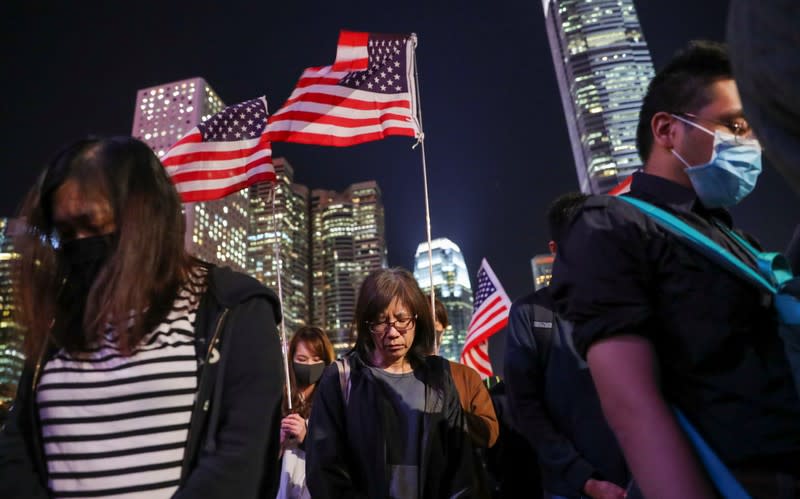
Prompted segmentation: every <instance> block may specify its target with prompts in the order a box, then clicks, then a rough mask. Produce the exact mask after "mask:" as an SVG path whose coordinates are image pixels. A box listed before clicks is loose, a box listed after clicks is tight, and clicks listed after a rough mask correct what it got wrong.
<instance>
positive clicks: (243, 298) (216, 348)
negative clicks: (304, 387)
mask: <svg viewBox="0 0 800 499" xmlns="http://www.w3.org/2000/svg"><path fill="white" fill-rule="evenodd" d="M280 319H281V315H280V304H279V302H278V299H277V297H276V296H275V294H274V293H273V292H272V291H270V290H269V289H267V288H265V287H264V286H262V285H261V284H260V283H259V282H258V281H256V280H255V279H253V278H251V277H248V276H245V275H243V274H239V273H236V272H234V271H232V270H231V269H229V268H217V267H210V268H209V273H208V288H207V290H206V292H205V293H204V295H203V297H202V299H201V301H200V305H199V308H198V310H197V318H196V322H195V347H196V350H197V358H198V383H197V394H196V397H195V404H194V407H193V409H192V417H191V423H190V428H189V436H188V440H187V444H186V450H185V452H184V460H183V466H182V473H181V485H180V486H179V488H178V491H177V492H176V493H175V495H174V496H173V497H175V498H181V499H182V498H190V497H203V498H228V497H242V498H251V497H269V498H272V497H275V492H276V491H277V483H278V474H279V472H280V467H279V461H278V446H279V439H278V432H279V428H280V401H281V394H282V389H283V384H284V379H283V369H282V368H281V366H282V360H281V348H280V340H279V338H278V334H277V326H276V324H277V323H279V322H280ZM54 354H55V349H53V350H51V351H49V352H47V353H46V354H45V356H44V358H42V359H40V361H39V362H37V364H36V367H35V368H31V367H26V368H25V369H24V371H23V373H22V377H21V378H20V382H19V388H18V392H17V398H16V401H15V403H14V406H13V407H12V409H11V411H10V412H9V415H8V420H7V422H6V426H5V428H4V429H3V431H2V433H0V497H3V498H4V499H12V498H26V499H29V498H44V497H48V490H47V481H48V479H47V465H46V462H45V457H44V453H43V450H42V444H41V431H40V427H39V422H38V421H39V417H38V409H37V407H36V404H35V400H36V382H37V381H38V375H39V370H40V368H42V367H43V366H44V365H45V363H46V361H47V360H48V359H49V358H50V357H51V356H52V355H54Z"/></svg>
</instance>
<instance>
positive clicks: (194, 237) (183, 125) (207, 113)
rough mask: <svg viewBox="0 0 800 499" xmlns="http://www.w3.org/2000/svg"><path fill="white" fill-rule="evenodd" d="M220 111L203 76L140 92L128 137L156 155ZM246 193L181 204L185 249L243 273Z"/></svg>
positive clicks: (245, 234) (217, 99)
mask: <svg viewBox="0 0 800 499" xmlns="http://www.w3.org/2000/svg"><path fill="white" fill-rule="evenodd" d="M224 107H225V103H224V102H222V99H220V98H219V96H218V95H217V94H216V92H214V89H212V88H211V86H210V85H209V84H208V83H206V81H205V80H204V79H203V78H189V79H187V80H181V81H174V82H171V83H164V84H162V85H156V86H154V87H149V88H143V89H141V90H139V91H138V93H137V97H136V111H135V115H134V118H133V131H132V132H131V135H133V136H134V137H136V138H137V139H140V140H142V141H144V142H146V143H147V144H148V145H149V146H150V147H151V148H152V149H153V151H155V152H156V154H157V155H158V157H159V158H160V157H162V156H163V155H164V154H165V153H166V152H167V150H169V148H170V146H172V144H174V143H175V142H177V141H178V139H180V138H181V137H182V136H183V135H185V134H186V133H187V132H188V131H189V130H191V129H192V128H193V127H194V126H196V125H197V124H198V123H202V122H203V121H205V120H207V119H208V118H210V117H211V116H213V115H214V114H216V113H218V112H219V111H221V110H222V109H223V108H224ZM247 194H248V192H247V189H243V190H241V191H239V192H238V193H236V194H231V195H230V196H227V197H225V198H222V199H219V200H216V201H207V202H203V203H186V204H184V206H183V208H184V212H185V214H186V249H187V250H188V251H189V252H190V253H192V254H193V255H195V256H197V257H199V258H201V259H203V260H206V261H209V262H212V263H215V264H217V265H221V266H227V267H231V268H233V269H235V270H240V271H245V270H246V269H247V227H248V223H249V216H248V209H249V205H250V201H249V199H248V195H247Z"/></svg>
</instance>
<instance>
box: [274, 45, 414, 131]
mask: <svg viewBox="0 0 800 499" xmlns="http://www.w3.org/2000/svg"><path fill="white" fill-rule="evenodd" d="M416 44H417V37H416V35H414V34H398V35H387V34H378V33H362V32H352V31H342V32H341V33H340V34H339V44H338V46H337V51H336V62H335V63H334V64H333V65H332V66H323V67H311V68H308V69H306V70H305V71H304V72H303V75H302V76H301V77H300V81H298V82H297V86H296V87H295V89H294V91H293V92H292V95H291V96H289V100H287V101H286V103H285V104H284V105H283V107H282V108H281V109H280V110H278V112H276V113H275V114H274V115H272V116H271V117H270V119H269V125H268V127H267V130H268V134H269V136H270V140H272V141H273V142H279V141H280V142H299V143H303V144H316V145H324V146H350V145H354V144H360V143H362V142H369V141H373V140H380V139H383V138H385V137H386V136H389V135H404V136H409V137H419V136H420V133H421V130H420V126H419V124H418V121H417V92H416V87H415V85H414V78H413V77H412V72H413V68H414V47H416Z"/></svg>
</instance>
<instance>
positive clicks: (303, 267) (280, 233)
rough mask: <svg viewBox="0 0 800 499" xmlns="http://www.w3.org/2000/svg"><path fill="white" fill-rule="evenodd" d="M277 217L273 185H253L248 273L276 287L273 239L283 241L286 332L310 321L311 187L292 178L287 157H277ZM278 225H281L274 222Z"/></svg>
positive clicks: (267, 284) (288, 332) (281, 247)
mask: <svg viewBox="0 0 800 499" xmlns="http://www.w3.org/2000/svg"><path fill="white" fill-rule="evenodd" d="M273 165H274V167H275V175H276V177H277V183H276V184H275V194H276V196H277V197H276V198H275V220H276V221H274V220H273V217H272V198H271V197H270V196H271V193H272V184H270V183H267V182H264V183H260V184H256V185H254V186H251V187H250V194H249V196H250V232H249V233H248V236H247V261H248V268H247V273H248V274H250V275H251V276H253V277H255V278H256V279H258V280H259V281H261V282H262V283H263V284H264V285H265V286H267V287H269V288H271V289H272V290H273V291H275V292H276V293H277V292H278V281H277V278H276V275H277V263H276V259H275V242H276V237H277V241H280V260H281V288H282V291H283V318H284V321H285V325H286V334H287V335H289V336H291V335H292V333H293V332H294V331H296V330H297V329H298V328H299V327H301V326H305V325H307V324H308V323H309V309H310V306H309V286H310V281H309V262H310V258H311V254H310V251H309V235H310V225H309V192H308V188H307V187H306V186H304V185H301V184H295V183H293V180H294V169H293V168H292V165H291V164H289V162H288V161H286V159H284V158H273ZM275 225H277V227H275Z"/></svg>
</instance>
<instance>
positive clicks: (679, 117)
mask: <svg viewBox="0 0 800 499" xmlns="http://www.w3.org/2000/svg"><path fill="white" fill-rule="evenodd" d="M670 116H672V117H673V118H675V119H677V120H680V121H682V122H684V123H686V124H687V125H691V126H693V127H695V128H699V129H700V130H702V131H704V132H706V133H707V134H709V135H711V136H712V137H713V136H714V135H715V134H714V132H712V131H711V130H709V129H708V128H706V127H704V126H703V125H701V124H699V123H695V122H694V121H690V120H687V119H686V118H683V117H681V116H678V115H677V114H672V113H670Z"/></svg>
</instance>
